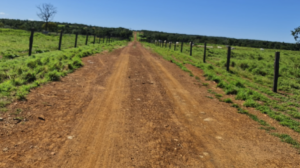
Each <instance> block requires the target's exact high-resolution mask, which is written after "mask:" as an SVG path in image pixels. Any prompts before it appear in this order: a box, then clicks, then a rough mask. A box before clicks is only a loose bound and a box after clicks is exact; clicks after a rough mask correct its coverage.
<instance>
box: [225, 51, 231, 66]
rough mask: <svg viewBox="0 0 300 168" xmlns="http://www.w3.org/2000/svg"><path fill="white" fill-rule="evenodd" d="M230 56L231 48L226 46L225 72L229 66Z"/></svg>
mask: <svg viewBox="0 0 300 168" xmlns="http://www.w3.org/2000/svg"><path fill="white" fill-rule="evenodd" d="M230 55H231V46H228V51H227V63H226V70H227V71H229V66H230Z"/></svg>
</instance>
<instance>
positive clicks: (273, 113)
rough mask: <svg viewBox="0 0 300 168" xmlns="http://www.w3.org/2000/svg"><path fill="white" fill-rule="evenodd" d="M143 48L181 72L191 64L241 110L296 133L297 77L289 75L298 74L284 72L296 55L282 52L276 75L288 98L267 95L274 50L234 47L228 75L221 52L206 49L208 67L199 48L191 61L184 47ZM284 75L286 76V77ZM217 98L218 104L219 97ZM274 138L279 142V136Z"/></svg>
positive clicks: (299, 115) (298, 125)
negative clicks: (252, 111)
mask: <svg viewBox="0 0 300 168" xmlns="http://www.w3.org/2000/svg"><path fill="white" fill-rule="evenodd" d="M143 45H145V46H147V47H149V48H151V49H152V50H153V51H154V52H156V53H158V54H159V55H161V56H162V57H163V58H164V59H166V60H169V61H170V60H172V62H173V61H174V59H176V60H177V61H176V63H175V64H176V65H178V66H179V67H180V68H181V69H182V67H181V65H183V64H191V65H193V66H195V67H197V68H200V69H202V70H203V71H204V76H205V78H206V80H210V81H214V82H216V83H217V87H219V88H222V89H223V91H224V92H225V94H227V95H235V99H236V100H242V101H244V104H243V106H244V107H252V108H255V109H256V110H259V111H260V112H262V113H264V114H267V115H268V116H269V117H271V118H272V119H274V120H276V121H278V123H279V124H280V125H282V126H286V127H288V128H290V129H292V130H294V131H295V132H297V133H300V123H299V121H298V120H296V119H298V118H300V113H299V111H298V110H299V109H298V108H299V107H300V104H299V100H300V96H298V95H299V93H300V91H299V90H297V88H298V84H297V82H299V81H297V79H296V78H297V75H295V73H294V72H293V73H292V72H291V71H296V72H298V70H297V69H295V68H294V69H290V68H288V67H290V65H293V66H294V67H296V65H295V63H294V62H293V61H296V60H297V61H298V60H299V61H300V59H299V58H297V53H296V52H294V51H286V50H285V51H284V52H286V53H285V54H284V55H287V56H289V57H285V58H283V59H282V60H281V61H282V62H281V63H280V66H281V68H280V72H283V73H281V76H280V79H279V80H280V82H279V90H281V91H284V92H286V93H288V94H276V93H273V92H272V91H271V84H272V78H273V69H272V68H273V61H274V60H273V58H274V56H273V55H274V53H275V50H267V51H266V52H263V53H261V52H259V51H252V50H254V49H250V48H245V47H240V48H239V47H238V49H237V50H234V51H233V53H232V62H231V71H230V72H229V73H228V72H227V71H226V67H225V63H226V61H225V60H226V52H227V51H226V50H225V49H222V50H218V49H207V60H208V61H207V62H208V63H203V61H202V59H203V57H202V55H203V48H199V47H195V48H194V50H193V55H194V56H192V57H191V56H189V55H188V53H189V52H188V51H189V48H188V47H187V46H185V48H184V52H183V53H181V52H180V50H179V49H178V50H177V51H174V50H169V49H167V48H162V47H159V46H156V45H154V44H151V43H143ZM239 49H240V50H239ZM271 53H272V55H271ZM254 64H256V65H254ZM289 64H290V65H289ZM299 72H300V71H299ZM286 73H289V74H288V75H287V74H286ZM291 74H293V75H294V76H293V75H291ZM299 74H300V73H299ZM288 81H291V82H292V83H293V86H291V85H290V84H288ZM203 85H204V86H205V85H206V86H208V83H203ZM215 96H216V94H215ZM216 97H217V96H216ZM217 98H218V99H219V100H220V101H222V100H221V99H220V96H218V97H217ZM223 101H227V102H229V103H233V101H232V100H231V99H230V100H229V99H225V100H223ZM230 101H231V102H230ZM232 107H235V108H237V110H238V112H239V113H241V114H245V115H247V116H249V117H250V118H251V119H253V120H254V121H256V122H258V123H259V124H261V125H262V126H264V127H261V129H264V130H266V131H267V132H270V131H271V130H276V129H275V128H274V127H272V126H270V125H269V124H268V123H266V122H265V121H264V120H261V119H259V118H258V117H257V116H256V115H253V114H251V113H249V112H248V111H247V110H244V109H243V108H241V107H240V106H239V105H237V104H232ZM272 135H273V134H272ZM274 136H275V135H274ZM277 137H279V138H281V139H282V137H280V136H277ZM286 137H287V136H284V138H285V139H288V140H284V142H287V143H289V142H290V141H291V140H290V139H289V138H286ZM294 141H295V140H294ZM291 142H293V141H291ZM297 143H298V142H297ZM292 145H293V144H292ZM294 147H295V145H294Z"/></svg>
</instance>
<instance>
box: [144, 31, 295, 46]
mask: <svg viewBox="0 0 300 168" xmlns="http://www.w3.org/2000/svg"><path fill="white" fill-rule="evenodd" d="M141 31H142V32H143V34H142V35H141V37H142V39H143V40H144V41H148V42H150V41H153V40H167V41H172V42H175V41H176V42H177V41H178V42H181V41H182V42H191V41H193V42H194V43H205V42H206V43H208V44H219V45H231V46H241V47H254V48H269V49H283V50H299V49H300V45H299V44H297V43H296V44H295V43H284V42H273V41H264V40H251V39H235V38H227V37H215V36H203V35H187V34H177V33H166V32H158V31H149V30H141Z"/></svg>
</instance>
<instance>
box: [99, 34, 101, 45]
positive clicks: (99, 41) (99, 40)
mask: <svg viewBox="0 0 300 168" xmlns="http://www.w3.org/2000/svg"><path fill="white" fill-rule="evenodd" d="M100 42H101V38H100V36H99V44H100Z"/></svg>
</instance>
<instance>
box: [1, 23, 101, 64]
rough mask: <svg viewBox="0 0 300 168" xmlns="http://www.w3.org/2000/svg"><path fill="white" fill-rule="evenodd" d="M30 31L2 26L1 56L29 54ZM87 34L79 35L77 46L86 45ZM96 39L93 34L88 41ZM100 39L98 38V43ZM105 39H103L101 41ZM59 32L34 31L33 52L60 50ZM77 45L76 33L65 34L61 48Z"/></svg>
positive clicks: (9, 56)
mask: <svg viewBox="0 0 300 168" xmlns="http://www.w3.org/2000/svg"><path fill="white" fill-rule="evenodd" d="M30 34H31V33H30V32H29V31H24V30H14V29H5V28H0V39H1V40H0V57H7V58H14V57H18V56H26V55H28V50H29V37H30ZM85 41H86V36H84V35H78V41H77V46H84V45H85ZM93 41H94V37H93V36H89V41H88V43H89V44H91V43H93ZM98 42H99V39H96V43H98ZM102 42H103V40H102V39H101V43H102ZM58 43H59V33H50V34H49V35H45V34H42V33H39V32H35V33H34V40H33V47H32V53H43V52H49V51H55V50H58ZM74 45H75V35H74V34H64V35H63V38H62V44H61V49H67V48H73V47H74Z"/></svg>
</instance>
